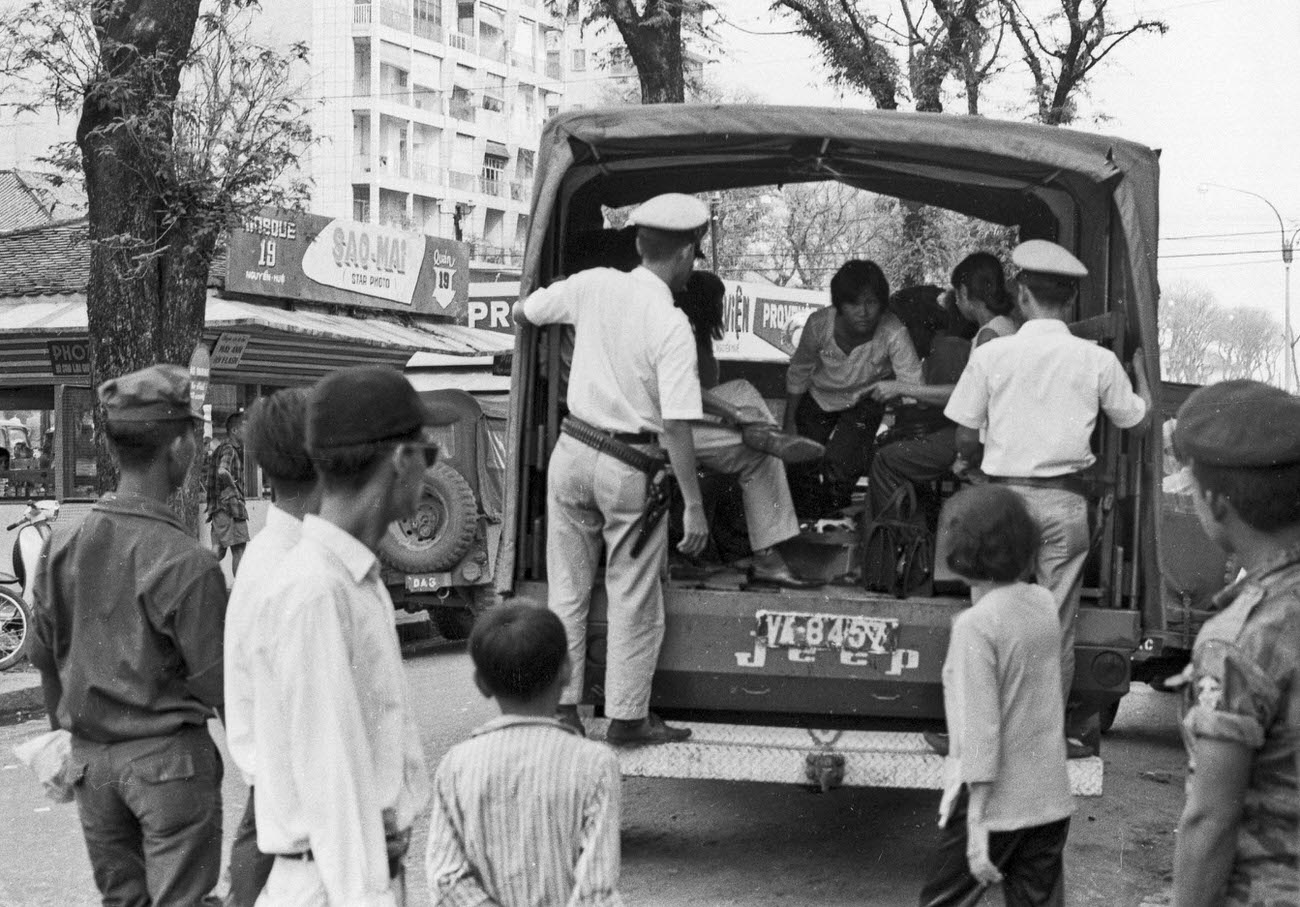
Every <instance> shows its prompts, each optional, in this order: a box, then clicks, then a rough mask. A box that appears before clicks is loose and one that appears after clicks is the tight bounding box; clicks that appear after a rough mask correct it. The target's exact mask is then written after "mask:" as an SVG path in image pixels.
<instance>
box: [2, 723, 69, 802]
mask: <svg viewBox="0 0 1300 907" xmlns="http://www.w3.org/2000/svg"><path fill="white" fill-rule="evenodd" d="M14 755H15V756H17V757H18V761H19V762H21V763H22V764H23V765H25V766H27V767H28V768H29V769H31V770H32V772H33V773H34V774H35V775H36V778H37V780H38V781H40V782H41V785H42V786H43V787H44V788H45V796H47V797H49V798H50V799H51V800H53V801H54V802H55V803H69V802H71V800H72V785H73V782H74V779H72V778H70V777H69V771H68V769H69V767H70V765H71V762H72V735H71V734H69V733H68V732H67V731H63V730H59V731H47V732H46V733H44V734H38V735H37V736H35V737H33V738H31V739H30V740H25V741H23V742H22V743H20V744H18V745H17V746H15V747H14Z"/></svg>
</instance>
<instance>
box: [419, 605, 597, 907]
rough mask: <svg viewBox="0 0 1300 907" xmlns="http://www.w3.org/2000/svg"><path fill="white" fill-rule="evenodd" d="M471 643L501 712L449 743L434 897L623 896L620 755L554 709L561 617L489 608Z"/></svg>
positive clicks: (480, 675)
mask: <svg viewBox="0 0 1300 907" xmlns="http://www.w3.org/2000/svg"><path fill="white" fill-rule="evenodd" d="M469 651H470V657H471V658H472V659H473V661H474V682H475V684H476V685H477V686H478V688H479V690H480V691H481V692H482V693H483V695H484V696H488V697H489V698H492V699H495V700H496V701H497V705H498V706H499V707H500V709H501V716H500V717H499V718H495V719H493V720H492V721H489V722H488V723H487V724H485V725H483V726H482V727H480V728H478V729H477V730H475V731H474V732H473V733H472V734H471V735H470V739H469V740H466V741H464V742H463V743H460V744H457V745H456V746H454V747H452V749H451V750H450V751H449V752H448V753H447V755H446V756H445V757H443V760H442V763H441V764H440V765H439V766H438V771H437V774H436V775H435V777H434V782H433V783H434V795H433V816H432V819H431V822H430V826H429V847H428V851H427V853H426V855H425V866H426V869H427V874H428V879H429V888H430V892H431V894H432V896H433V902H434V904H435V905H449V907H460V905H465V907H471V905H482V904H486V905H500V907H543V905H559V904H582V905H584V907H599V905H619V904H621V903H622V902H621V900H620V899H619V896H618V891H617V887H618V872H619V858H620V852H619V799H620V783H621V782H620V778H619V770H618V760H617V759H615V757H614V754H613V752H612V751H611V750H610V749H609V748H608V747H606V746H603V745H601V744H599V743H593V742H591V741H588V740H585V739H583V738H582V737H581V736H579V735H578V734H577V733H576V732H574V731H573V730H572V729H570V728H569V727H568V726H567V725H565V724H563V723H562V722H560V721H558V720H556V719H555V717H554V715H555V711H556V707H557V706H558V705H559V701H560V693H561V691H562V690H563V689H564V685H565V683H566V682H567V681H568V679H569V672H570V670H571V665H570V664H569V657H568V642H567V640H566V638H565V633H564V625H563V624H561V623H560V620H559V618H558V617H556V616H555V614H554V613H553V612H551V611H547V610H545V609H542V608H536V607H530V606H528V605H509V606H502V607H498V608H494V609H492V610H490V611H488V612H486V613H485V614H483V615H482V616H481V617H480V618H479V619H478V622H477V625H476V626H475V628H474V632H473V633H472V634H471V635H470V640H469Z"/></svg>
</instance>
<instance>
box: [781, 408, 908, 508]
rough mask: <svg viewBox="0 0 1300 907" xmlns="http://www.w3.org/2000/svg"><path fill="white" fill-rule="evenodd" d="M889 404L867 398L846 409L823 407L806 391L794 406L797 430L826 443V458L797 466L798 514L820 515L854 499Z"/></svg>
mask: <svg viewBox="0 0 1300 907" xmlns="http://www.w3.org/2000/svg"><path fill="white" fill-rule="evenodd" d="M884 416H885V408H884V407H883V406H882V405H881V404H879V403H877V402H876V401H874V400H872V399H871V398H870V397H863V398H862V399H861V400H859V401H858V402H857V403H856V404H855V405H853V406H851V407H849V408H848V409H843V410H834V411H831V410H824V409H822V408H821V407H820V406H818V405H817V401H815V400H813V398H812V394H806V395H804V398H803V400H801V401H800V402H799V408H798V409H797V410H796V411H795V414H794V421H795V430H796V431H798V433H799V434H801V435H803V436H804V437H805V438H812V439H813V440H814V441H817V442H820V443H822V444H825V445H826V455H825V456H824V457H823V458H822V460H821V462H819V463H813V464H807V465H803V466H792V467H791V468H790V470H789V477H790V493H791V495H792V496H793V497H794V504H795V510H796V511H798V513H799V516H800V517H803V518H807V519H815V518H818V517H821V516H823V515H825V514H826V513H829V512H831V511H833V510H836V509H838V508H840V507H845V506H847V505H848V504H849V502H850V500H851V499H852V495H853V486H854V485H856V484H857V482H858V479H859V478H861V477H862V476H863V475H864V474H865V473H866V471H867V469H868V468H869V467H870V465H871V453H872V447H873V444H874V443H875V437H876V432H877V431H878V430H879V429H880V420H881V419H883V418H884Z"/></svg>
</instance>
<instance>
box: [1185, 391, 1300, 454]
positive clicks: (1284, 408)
mask: <svg viewBox="0 0 1300 907" xmlns="http://www.w3.org/2000/svg"><path fill="white" fill-rule="evenodd" d="M1174 451H1175V452H1176V453H1177V455H1178V457H1179V459H1183V460H1194V461H1195V462H1197V463H1201V464H1203V465H1205V466H1223V467H1230V468H1231V467H1238V468H1250V467H1262V466H1288V465H1291V464H1293V463H1300V397H1295V396H1293V395H1291V394H1288V393H1287V392H1286V391H1284V390H1281V389H1279V388H1276V387H1273V386H1271V385H1268V384H1262V383H1260V382H1259V381H1247V380H1245V379H1238V380H1233V381H1223V382H1220V383H1219V384H1211V385H1210V386H1208V387H1202V388H1198V389H1197V390H1195V391H1193V392H1192V395H1191V396H1190V397H1188V398H1187V400H1186V401H1185V402H1184V403H1183V405H1182V406H1181V407H1179V408H1178V424H1177V425H1176V426H1175V427H1174Z"/></svg>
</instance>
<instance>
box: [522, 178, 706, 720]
mask: <svg viewBox="0 0 1300 907" xmlns="http://www.w3.org/2000/svg"><path fill="white" fill-rule="evenodd" d="M708 220H709V209H708V206H707V205H705V204H704V202H702V201H700V200H699V199H697V198H694V197H692V196H689V195H682V194H678V193H668V194H665V195H658V196H655V197H654V198H652V199H650V200H649V201H647V202H645V203H644V204H642V205H641V206H640V207H638V208H637V209H636V210H635V211H633V212H632V216H631V218H630V223H632V224H634V225H635V226H636V227H637V237H636V247H637V253H638V254H639V255H640V257H641V266H640V267H638V268H636V269H635V270H633V271H631V272H630V273H625V272H622V271H617V270H614V269H612V268H592V269H589V270H586V271H582V272H580V273H578V274H575V275H573V276H572V277H569V278H567V279H564V280H560V281H557V282H556V283H554V284H552V285H551V286H549V287H546V288H544V289H540V290H537V291H536V292H534V293H533V294H532V295H531V296H529V297H528V299H527V300H524V301H523V302H521V303H516V305H515V310H514V317H515V321H516V323H521V324H538V325H545V324H565V325H572V326H573V328H574V349H573V366H572V370H571V372H570V374H569V385H568V399H567V402H568V408H569V415H568V416H567V417H566V418H565V420H564V423H563V425H562V426H561V431H562V434H561V436H560V438H559V441H558V442H557V443H556V445H555V449H554V450H553V451H552V452H551V459H550V464H549V467H548V471H547V490H546V506H547V530H546V571H547V578H548V580H549V583H550V595H549V602H548V605H549V607H550V609H551V610H552V611H554V612H555V613H556V614H557V615H559V617H560V619H561V620H562V621H563V622H564V628H565V632H566V633H567V635H568V639H569V657H570V659H571V661H572V663H573V667H574V670H573V676H572V678H571V679H570V681H569V684H568V685H567V686H566V687H565V690H564V694H563V696H562V697H561V699H560V710H559V717H560V719H561V720H562V721H564V722H565V723H567V724H569V725H570V726H571V727H573V728H574V729H575V730H578V731H581V730H582V723H581V721H580V720H579V718H578V712H577V704H578V701H579V699H580V698H581V696H582V690H583V679H584V678H583V666H584V665H585V664H586V661H587V611H588V607H589V605H590V602H591V590H592V583H593V582H594V581H595V577H596V571H597V569H598V567H599V566H600V564H599V558H600V550H601V544H602V542H603V544H604V548H605V590H606V592H607V594H608V599H609V617H608V620H609V629H608V634H609V635H608V655H607V657H606V665H607V666H606V671H605V714H606V715H607V716H608V717H609V718H610V719H611V720H610V727H609V732H608V735H607V739H608V740H609V742H610V743H613V744H616V745H638V744H649V743H667V742H671V741H674V740H683V739H685V738H686V737H687V736H689V734H690V731H689V730H686V729H682V728H673V727H669V726H668V725H666V724H664V723H663V721H661V720H660V719H659V718H658V716H656V715H654V714H652V713H651V712H650V682H651V678H652V677H653V674H654V669H655V664H656V662H657V661H658V659H659V647H660V645H661V644H662V643H663V634H664V601H663V585H662V577H663V573H664V570H665V567H666V563H667V525H666V523H664V522H662V521H660V522H658V523H654V522H652V521H651V520H647V519H645V517H646V516H648V515H650V514H651V510H649V509H647V504H648V503H651V504H653V502H654V491H655V490H656V487H655V486H654V485H653V484H652V483H653V482H654V477H655V476H657V475H658V474H659V472H660V469H661V466H662V464H663V452H664V451H666V452H667V454H668V460H669V462H670V463H671V464H672V470H673V473H674V475H675V476H676V479H677V483H678V485H679V486H680V488H681V493H682V498H683V499H684V501H685V515H684V530H685V534H684V537H683V539H682V541H681V542H680V543H679V544H678V546H677V547H678V550H680V551H682V552H683V553H685V554H690V555H694V554H698V553H699V552H700V551H702V550H703V548H704V545H705V543H706V542H707V540H708V525H707V523H706V520H705V516H704V504H703V501H702V500H701V497H700V488H699V481H698V479H697V476H696V472H695V469H696V463H695V447H694V444H693V442H692V440H691V425H690V423H691V421H692V420H698V419H700V418H701V417H702V416H703V411H702V407H701V402H700V399H701V398H700V380H699V375H698V372H697V369H696V363H695V338H694V335H693V334H692V333H691V326H690V322H689V321H688V320H687V318H686V315H685V313H683V312H682V311H681V309H678V308H676V307H675V306H674V304H673V295H672V294H673V290H677V289H681V288H682V287H683V286H684V285H685V283H686V279H687V277H689V276H690V273H691V270H692V268H693V267H694V263H695V249H696V245H697V243H698V242H699V240H700V238H701V237H702V235H703V233H704V231H705V229H706V224H707V223H708Z"/></svg>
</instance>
